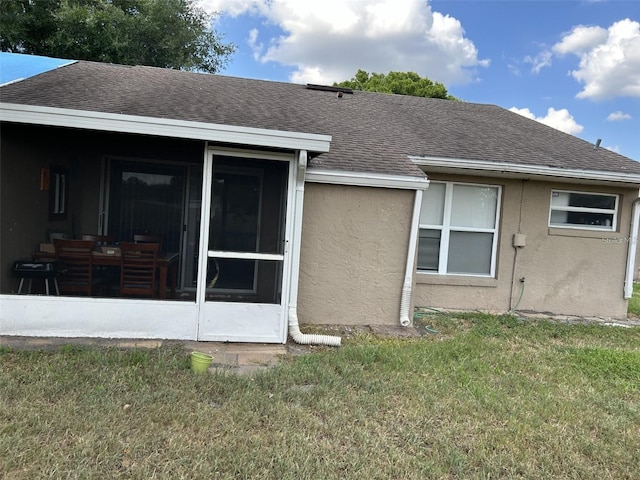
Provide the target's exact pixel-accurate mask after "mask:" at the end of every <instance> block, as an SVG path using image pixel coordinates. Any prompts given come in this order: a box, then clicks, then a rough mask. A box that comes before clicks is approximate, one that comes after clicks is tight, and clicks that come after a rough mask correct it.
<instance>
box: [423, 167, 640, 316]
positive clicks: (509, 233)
mask: <svg viewBox="0 0 640 480" xmlns="http://www.w3.org/2000/svg"><path fill="white" fill-rule="evenodd" d="M430 178H431V179H432V180H436V179H438V180H451V181H463V182H470V183H491V184H494V185H502V187H503V190H502V195H503V197H502V210H501V225H500V230H499V235H500V236H499V247H498V258H497V261H498V264H497V269H496V270H497V271H496V278H472V277H463V276H437V275H429V274H420V273H418V274H417V275H416V288H415V304H416V305H417V306H429V307H434V308H451V309H465V310H466V309H471V310H475V309H478V310H490V311H508V310H509V309H510V308H511V307H515V306H516V305H517V309H518V310H528V311H536V312H550V313H554V314H563V315H583V316H607V317H624V316H625V315H626V311H627V302H626V301H625V300H624V299H623V286H624V275H625V264H626V255H627V248H628V242H627V241H626V240H627V239H628V238H629V223H630V221H631V215H630V212H631V203H632V202H633V199H634V198H636V197H637V190H636V189H621V188H619V187H603V186H587V185H577V184H561V183H551V182H540V181H533V180H528V181H521V180H505V179H494V180H487V179H486V178H484V179H480V178H478V177H475V178H474V177H466V178H465V177H454V176H436V175H432V176H430ZM552 189H559V190H572V191H585V192H601V193H613V194H619V195H620V209H619V216H618V225H617V230H616V231H615V232H602V231H588V230H577V229H569V228H550V227H548V220H549V204H550V198H551V190H552ZM519 231H520V232H521V233H523V234H525V235H526V247H524V248H519V249H517V255H516V249H515V248H514V247H513V246H512V239H513V234H515V233H518V232H519ZM521 278H524V291H522V287H523V284H522V283H521V282H520V279H521ZM512 279H513V283H512ZM521 293H522V298H521V300H520V303H519V304H518V300H519V299H520V295H521Z"/></svg>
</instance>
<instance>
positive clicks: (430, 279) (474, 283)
mask: <svg viewBox="0 0 640 480" xmlns="http://www.w3.org/2000/svg"><path fill="white" fill-rule="evenodd" d="M416 284H418V285H419V284H428V285H451V286H456V287H493V288H495V287H497V286H498V280H497V279H496V278H490V277H470V276H469V277H468V276H464V275H437V274H433V273H422V272H417V275H416Z"/></svg>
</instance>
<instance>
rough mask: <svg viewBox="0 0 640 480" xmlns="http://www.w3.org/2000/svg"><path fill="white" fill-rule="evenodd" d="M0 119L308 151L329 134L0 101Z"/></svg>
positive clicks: (323, 148) (319, 148)
mask: <svg viewBox="0 0 640 480" xmlns="http://www.w3.org/2000/svg"><path fill="white" fill-rule="evenodd" d="M0 120H1V121H3V122H15V123H23V124H32V125H49V126H57V127H68V128H79V129H85V130H98V131H105V132H119V133H134V134H141V135H154V136H161V137H170V138H184V139H191V140H204V141H209V142H223V143H230V144H238V145H252V146H263V147H271V148H284V149H294V150H308V151H310V152H320V153H324V152H328V151H329V147H330V145H331V136H330V135H320V134H315V133H305V132H289V131H283V130H270V129H263V128H254V127H241V126H235V125H221V124H214V123H205V122H194V121H186V120H175V119H166V118H156V117H146V116H137V115H124V114H117V113H106V112H96V111H88V110H74V109H66V108H56V107H43V106H33V105H22V104H13V103H0Z"/></svg>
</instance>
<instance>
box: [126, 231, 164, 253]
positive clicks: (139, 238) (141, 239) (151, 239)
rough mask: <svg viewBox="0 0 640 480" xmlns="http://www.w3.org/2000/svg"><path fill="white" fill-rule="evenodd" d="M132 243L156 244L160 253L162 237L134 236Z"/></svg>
mask: <svg viewBox="0 0 640 480" xmlns="http://www.w3.org/2000/svg"><path fill="white" fill-rule="evenodd" d="M133 243H157V244H158V248H159V250H160V251H162V235H146V234H145V235H134V236H133Z"/></svg>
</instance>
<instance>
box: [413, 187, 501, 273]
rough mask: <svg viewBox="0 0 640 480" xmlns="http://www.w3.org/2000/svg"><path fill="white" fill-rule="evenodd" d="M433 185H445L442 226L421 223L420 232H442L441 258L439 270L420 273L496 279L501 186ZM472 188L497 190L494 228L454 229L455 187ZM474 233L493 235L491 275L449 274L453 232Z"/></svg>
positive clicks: (421, 271)
mask: <svg viewBox="0 0 640 480" xmlns="http://www.w3.org/2000/svg"><path fill="white" fill-rule="evenodd" d="M433 184H444V185H445V194H444V211H443V216H442V225H429V224H423V223H420V224H419V225H418V226H419V229H420V230H440V232H441V233H440V256H439V259H438V270H437V271H434V270H420V269H419V268H418V273H421V274H428V275H450V276H464V277H483V278H495V275H496V259H497V251H498V230H499V225H500V210H501V208H500V207H501V201H502V187H501V186H500V185H490V184H484V183H463V182H444V181H434V180H432V181H431V185H433ZM456 185H461V186H471V187H488V188H495V189H497V199H496V214H495V223H494V225H493V228H481V227H452V226H451V208H452V205H453V189H454V186H456ZM452 231H453V232H473V233H491V234H493V242H492V245H491V267H490V271H489V274H479V273H447V264H448V262H449V237H450V233H451V232H452Z"/></svg>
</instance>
